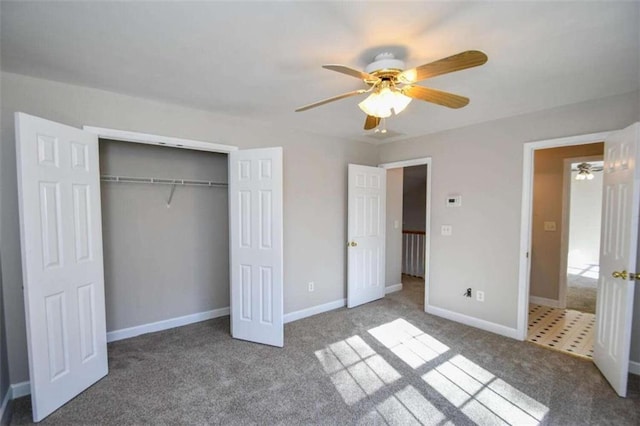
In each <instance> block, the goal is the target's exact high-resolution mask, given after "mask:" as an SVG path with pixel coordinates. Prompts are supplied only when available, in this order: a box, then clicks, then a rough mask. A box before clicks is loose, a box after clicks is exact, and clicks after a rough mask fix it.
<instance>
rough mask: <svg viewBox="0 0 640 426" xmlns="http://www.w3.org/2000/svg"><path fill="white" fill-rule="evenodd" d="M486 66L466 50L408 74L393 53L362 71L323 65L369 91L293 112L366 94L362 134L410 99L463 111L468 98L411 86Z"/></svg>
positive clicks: (482, 59) (480, 54)
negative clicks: (362, 85) (440, 76)
mask: <svg viewBox="0 0 640 426" xmlns="http://www.w3.org/2000/svg"><path fill="white" fill-rule="evenodd" d="M485 62H487V55H485V54H484V53H483V52H480V51H477V50H467V51H465V52H462V53H458V54H457V55H453V56H449V57H447V58H443V59H440V60H438V61H435V62H431V63H428V64H424V65H420V66H419V67H415V68H411V69H408V70H405V69H404V67H405V64H404V62H403V61H401V60H400V59H396V57H395V56H394V55H393V53H381V54H379V55H377V56H376V57H375V58H374V61H373V62H372V63H370V64H369V65H367V67H366V68H365V70H364V71H359V70H356V69H354V68H350V67H348V66H346V65H323V66H322V68H325V69H328V70H331V71H336V72H339V73H342V74H346V75H350V76H352V77H356V78H359V79H361V80H362V81H364V83H365V84H366V85H367V86H369V87H368V88H367V89H359V90H354V91H352V92H348V93H343V94H341V95H338V96H334V97H332V98H328V99H324V100H321V101H318V102H314V103H312V104H309V105H305V106H302V107H300V108H298V109H296V112H300V111H306V110H308V109H311V108H315V107H318V106H320V105H324V104H327V103H329V102H333V101H338V100H340V99H345V98H349V97H351V96H357V95H362V94H365V93H369V94H370V95H369V97H367V98H366V99H365V100H364V101H362V102H360V103H359V104H358V106H359V107H360V109H362V110H363V111H364V112H365V114H367V118H366V120H365V122H364V128H365V130H371V129H374V128H376V127H377V126H378V125H379V124H380V119H382V118H386V117H389V116H391V114H392V113H393V114H399V113H400V112H402V111H403V110H404V109H405V108H406V107H407V105H408V104H409V102H411V100H412V99H418V100H422V101H427V102H432V103H435V104H438V105H442V106H446V107H449V108H462V107H464V106H465V105H467V104H468V103H469V98H465V97H464V96H459V95H454V94H453V93H447V92H442V91H440V90H436V89H429V88H427V87H424V86H418V85H416V84H414V83H416V82H418V81H422V80H426V79H427V78H431V77H435V76H438V75H442V74H447V73H450V72H454V71H460V70H464V69H467V68H473V67H477V66H479V65H482V64H484V63H485Z"/></svg>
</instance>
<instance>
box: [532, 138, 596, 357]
mask: <svg viewBox="0 0 640 426" xmlns="http://www.w3.org/2000/svg"><path fill="white" fill-rule="evenodd" d="M603 153H604V144H603V143H602V142H597V143H590V144H583V145H573V146H563V147H555V148H547V149H539V150H536V151H535V152H534V171H533V204H532V223H531V230H532V233H531V235H532V240H531V241H532V244H531V270H530V277H529V278H530V297H529V323H528V333H527V340H528V341H530V342H533V343H536V344H539V345H542V346H545V347H548V348H551V349H555V350H560V351H563V352H567V353H571V354H574V355H578V356H582V357H585V358H589V359H590V358H592V355H593V335H594V328H595V327H594V325H595V295H596V293H597V282H598V270H599V269H598V262H599V259H598V258H599V252H600V222H601V215H600V210H601V206H602V172H601V171H602V167H601V165H602V156H603Z"/></svg>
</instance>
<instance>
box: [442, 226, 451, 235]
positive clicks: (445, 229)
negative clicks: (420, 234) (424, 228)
mask: <svg viewBox="0 0 640 426" xmlns="http://www.w3.org/2000/svg"><path fill="white" fill-rule="evenodd" d="M440 235H444V236H446V237H449V236H451V235H453V226H451V225H442V226H441V227H440Z"/></svg>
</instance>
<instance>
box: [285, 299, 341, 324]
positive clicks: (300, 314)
mask: <svg viewBox="0 0 640 426" xmlns="http://www.w3.org/2000/svg"><path fill="white" fill-rule="evenodd" d="M346 305H347V299H338V300H334V301H333V302H329V303H325V304H323V305H317V306H312V307H310V308H306V309H301V310H299V311H294V312H289V313H288V314H285V315H284V323H285V324H286V323H288V322H293V321H297V320H299V319H302V318H307V317H310V316H313V315H318V314H322V313H324V312H329V311H333V310H334V309H340V308H344V307H345V306H346Z"/></svg>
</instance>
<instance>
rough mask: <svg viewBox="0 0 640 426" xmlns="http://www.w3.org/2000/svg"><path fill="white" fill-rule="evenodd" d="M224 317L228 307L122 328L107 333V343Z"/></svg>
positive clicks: (227, 313)
mask: <svg viewBox="0 0 640 426" xmlns="http://www.w3.org/2000/svg"><path fill="white" fill-rule="evenodd" d="M225 315H229V307H228V306H227V307H226V308H220V309H213V310H211V311H206V312H198V313H196V314H191V315H185V316H182V317H177V318H170V319H166V320H162V321H157V322H152V323H149V324H142V325H137V326H135V327H129V328H123V329H121V330H115V331H110V332H108V333H107V343H111V342H116V341H118V340H123V339H128V338H130V337H135V336H140V335H141V334H146V333H154V332H156V331H162V330H168V329H170V328H175V327H181V326H183V325H189V324H193V323H196V322H200V321H206V320H210V319H213V318H218V317H223V316H225Z"/></svg>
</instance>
